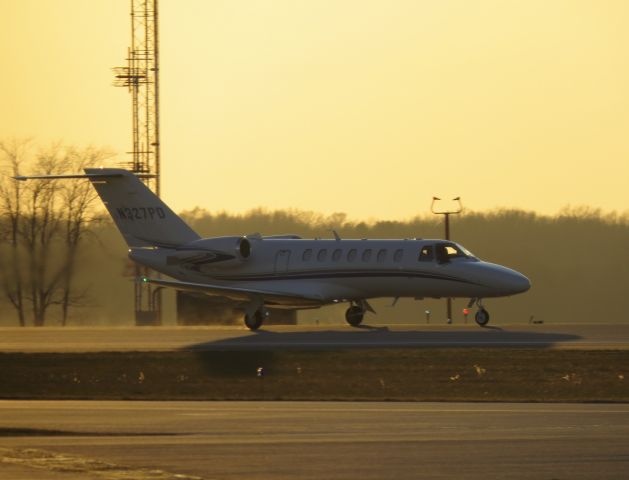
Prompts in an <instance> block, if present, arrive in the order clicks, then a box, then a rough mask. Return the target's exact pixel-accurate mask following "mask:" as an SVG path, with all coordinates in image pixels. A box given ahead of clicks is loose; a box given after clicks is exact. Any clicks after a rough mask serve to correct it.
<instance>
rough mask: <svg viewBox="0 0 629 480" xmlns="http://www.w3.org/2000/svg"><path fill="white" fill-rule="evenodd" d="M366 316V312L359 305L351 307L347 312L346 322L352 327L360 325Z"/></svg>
mask: <svg viewBox="0 0 629 480" xmlns="http://www.w3.org/2000/svg"><path fill="white" fill-rule="evenodd" d="M364 316H365V311H364V310H363V309H362V308H361V307H359V306H358V305H352V306H350V307H349V308H348V309H347V311H346V312H345V320H347V323H349V324H350V325H351V326H352V327H357V326H358V325H360V324H361V322H362V321H363V317H364Z"/></svg>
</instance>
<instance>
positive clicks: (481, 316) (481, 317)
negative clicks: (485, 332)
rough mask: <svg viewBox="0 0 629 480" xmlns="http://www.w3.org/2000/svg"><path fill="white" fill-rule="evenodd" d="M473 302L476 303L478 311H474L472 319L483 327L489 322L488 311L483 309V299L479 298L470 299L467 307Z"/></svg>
mask: <svg viewBox="0 0 629 480" xmlns="http://www.w3.org/2000/svg"><path fill="white" fill-rule="evenodd" d="M474 303H476V305H477V306H478V311H477V312H476V315H474V320H476V323H477V324H478V325H479V326H481V327H484V326H486V325H487V324H488V323H489V312H488V311H487V310H485V307H483V300H482V299H481V298H478V299H474V298H473V299H472V300H470V304H469V305H468V308H469V307H471V306H472V305H473V304H474Z"/></svg>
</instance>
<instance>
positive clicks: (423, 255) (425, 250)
mask: <svg viewBox="0 0 629 480" xmlns="http://www.w3.org/2000/svg"><path fill="white" fill-rule="evenodd" d="M434 258H435V257H434V255H433V252H432V245H426V246H424V247H422V249H421V251H420V252H419V261H420V262H432V260H433V259H434Z"/></svg>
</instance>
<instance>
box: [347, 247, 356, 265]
mask: <svg viewBox="0 0 629 480" xmlns="http://www.w3.org/2000/svg"><path fill="white" fill-rule="evenodd" d="M354 260H356V249H355V248H352V249H351V250H350V251H349V252H347V261H348V262H353V261H354Z"/></svg>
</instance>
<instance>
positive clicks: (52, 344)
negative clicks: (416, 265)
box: [0, 324, 629, 352]
mask: <svg viewBox="0 0 629 480" xmlns="http://www.w3.org/2000/svg"><path fill="white" fill-rule="evenodd" d="M284 347H294V348H326V347H329V348H339V347H343V348H352V347H356V348H368V347H539V348H561V349H622V350H626V349H629V324H627V325H609V324H606V325H597V324H589V325H568V324H558V325H551V324H545V325H508V326H504V327H491V328H480V327H478V326H476V325H439V326H437V325H420V326H417V325H378V326H371V327H370V326H364V327H361V328H352V327H349V326H344V325H342V326H320V327H312V326H269V327H265V328H263V329H262V330H259V331H257V332H250V331H248V330H247V329H245V328H244V327H242V328H239V327H167V326H164V327H127V328H103V327H81V328H77V327H63V328H61V327H45V328H6V327H5V328H0V352H97V351H174V350H219V349H243V348H257V349H266V348H284Z"/></svg>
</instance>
